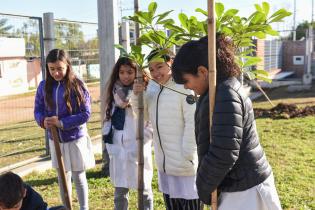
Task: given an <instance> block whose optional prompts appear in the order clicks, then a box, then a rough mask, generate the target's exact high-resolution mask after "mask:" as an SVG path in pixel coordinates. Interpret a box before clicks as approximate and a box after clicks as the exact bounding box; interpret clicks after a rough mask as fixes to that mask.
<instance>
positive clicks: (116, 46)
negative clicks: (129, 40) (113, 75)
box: [114, 44, 129, 57]
mask: <svg viewBox="0 0 315 210" xmlns="http://www.w3.org/2000/svg"><path fill="white" fill-rule="evenodd" d="M114 46H115V48H117V49H118V50H119V51H120V56H121V57H122V56H125V57H128V56H129V54H128V52H127V51H126V49H125V48H124V47H123V46H122V45H120V44H115V45H114Z"/></svg>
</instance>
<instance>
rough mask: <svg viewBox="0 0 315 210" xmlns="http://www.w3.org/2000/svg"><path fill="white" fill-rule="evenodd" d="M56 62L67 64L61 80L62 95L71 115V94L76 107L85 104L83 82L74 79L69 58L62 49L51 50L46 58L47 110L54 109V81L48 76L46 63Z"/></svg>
mask: <svg viewBox="0 0 315 210" xmlns="http://www.w3.org/2000/svg"><path fill="white" fill-rule="evenodd" d="M57 61H62V62H64V63H65V64H67V72H66V75H65V77H64V78H63V81H64V87H65V93H64V100H65V101H66V105H67V110H68V111H69V113H72V106H71V92H72V91H73V93H74V94H75V97H76V102H77V104H78V106H80V105H81V104H82V103H85V99H84V93H83V89H84V88H85V87H84V84H83V82H82V81H81V80H80V79H78V78H77V77H76V75H75V74H74V72H73V70H72V66H71V62H70V57H69V55H68V54H67V53H66V51H64V50H62V49H53V50H51V51H50V52H49V53H48V55H47V58H46V83H45V100H46V103H47V105H48V106H49V108H51V109H53V108H54V101H53V97H52V95H53V84H54V83H55V82H56V81H55V79H54V78H53V77H52V76H51V75H50V73H49V68H48V63H54V62H57Z"/></svg>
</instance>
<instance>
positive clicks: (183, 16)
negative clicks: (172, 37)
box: [178, 13, 188, 29]
mask: <svg viewBox="0 0 315 210" xmlns="http://www.w3.org/2000/svg"><path fill="white" fill-rule="evenodd" d="M178 19H179V21H180V23H181V25H182V26H183V27H184V28H186V29H187V28H188V25H187V22H188V17H187V15H186V14H184V13H179V14H178Z"/></svg>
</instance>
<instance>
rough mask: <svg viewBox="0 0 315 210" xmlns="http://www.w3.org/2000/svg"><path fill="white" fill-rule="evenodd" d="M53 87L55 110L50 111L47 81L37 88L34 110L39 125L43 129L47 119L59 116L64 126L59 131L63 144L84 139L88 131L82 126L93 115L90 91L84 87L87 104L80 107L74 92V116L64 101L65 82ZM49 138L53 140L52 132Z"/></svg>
mask: <svg viewBox="0 0 315 210" xmlns="http://www.w3.org/2000/svg"><path fill="white" fill-rule="evenodd" d="M82 84H83V83H82ZM53 85H54V86H53V101H54V104H55V108H54V109H50V108H49V107H48V105H47V104H46V103H45V80H43V81H42V82H41V83H40V84H39V86H38V88H37V92H36V97H35V108H34V116H35V120H36V122H37V124H38V125H39V126H41V127H43V122H44V119H45V117H51V116H58V119H59V120H60V121H61V122H62V124H63V128H62V129H58V132H59V138H60V141H61V142H70V141H73V140H76V139H79V138H80V137H83V136H84V135H86V130H85V129H84V128H83V126H82V125H83V124H85V123H86V122H87V121H88V119H89V118H90V115H91V102H90V101H91V100H90V94H89V92H88V90H87V89H86V88H85V87H83V86H82V89H83V93H84V98H85V103H84V104H81V105H80V107H79V106H78V104H77V102H76V97H75V94H74V92H72V93H71V106H72V114H70V113H69V112H68V110H67V105H66V103H65V100H64V93H65V87H64V84H63V82H62V81H61V82H55V83H54V84H53ZM48 136H49V138H50V139H52V137H51V133H50V130H48Z"/></svg>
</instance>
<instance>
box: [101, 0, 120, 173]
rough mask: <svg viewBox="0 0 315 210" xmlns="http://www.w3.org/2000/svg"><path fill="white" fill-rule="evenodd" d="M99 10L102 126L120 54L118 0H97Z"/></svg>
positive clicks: (105, 171)
mask: <svg viewBox="0 0 315 210" xmlns="http://www.w3.org/2000/svg"><path fill="white" fill-rule="evenodd" d="M97 12H98V38H99V62H100V78H101V82H100V92H101V93H100V96H101V126H102V125H103V119H104V116H105V99H106V85H107V82H108V79H109V77H110V74H111V72H112V68H113V66H114V64H115V62H116V60H117V58H118V56H119V51H118V50H117V49H116V48H115V47H114V45H115V44H118V43H119V38H118V19H117V17H118V13H117V2H116V0H97ZM103 148H104V150H103V151H104V152H103V158H104V162H105V163H104V168H103V170H104V173H105V175H109V157H108V153H107V151H106V148H105V145H104V143H103Z"/></svg>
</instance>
